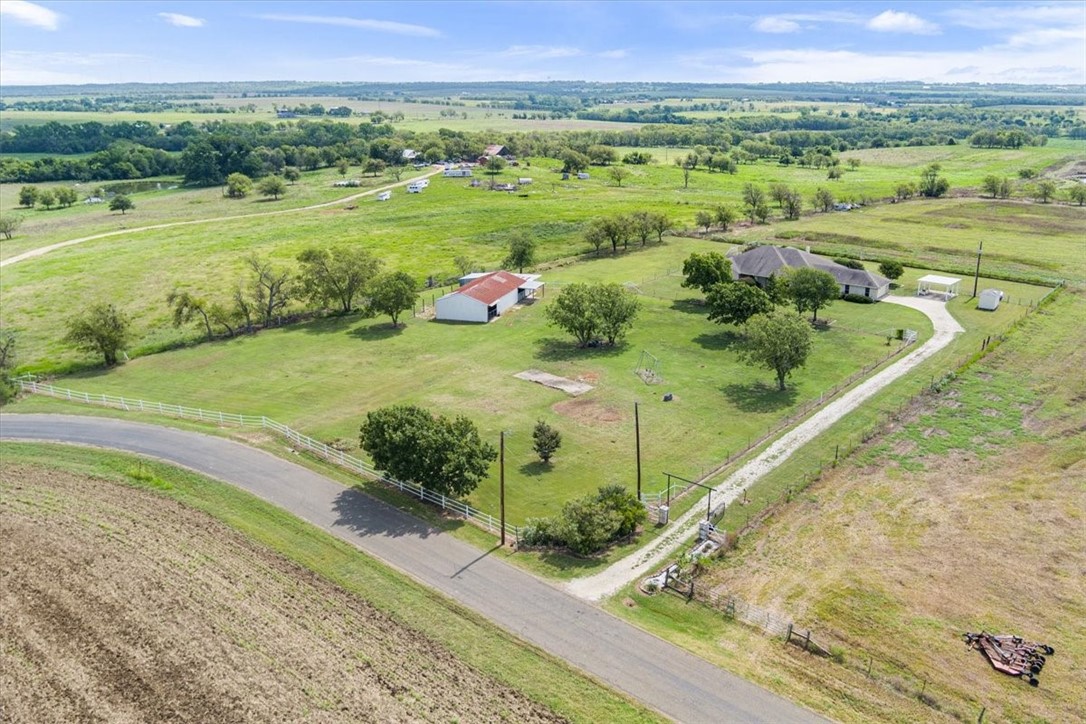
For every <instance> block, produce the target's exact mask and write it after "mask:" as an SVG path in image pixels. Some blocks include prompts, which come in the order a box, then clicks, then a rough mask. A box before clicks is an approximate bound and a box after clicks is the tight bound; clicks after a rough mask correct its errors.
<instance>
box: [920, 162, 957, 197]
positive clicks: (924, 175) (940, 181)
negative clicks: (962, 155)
mask: <svg viewBox="0 0 1086 724" xmlns="http://www.w3.org/2000/svg"><path fill="white" fill-rule="evenodd" d="M942 170H943V167H942V166H940V165H939V164H937V163H931V164H928V165H927V166H926V167H925V168H924V170H923V171H921V172H920V186H919V187H918V190H919V192H920V195H921V196H927V197H929V198H938V197H939V196H945V195H946V193H947V191H949V190H950V182H949V181H947V180H946V177H945V176H940V175H939V172H940V171H942Z"/></svg>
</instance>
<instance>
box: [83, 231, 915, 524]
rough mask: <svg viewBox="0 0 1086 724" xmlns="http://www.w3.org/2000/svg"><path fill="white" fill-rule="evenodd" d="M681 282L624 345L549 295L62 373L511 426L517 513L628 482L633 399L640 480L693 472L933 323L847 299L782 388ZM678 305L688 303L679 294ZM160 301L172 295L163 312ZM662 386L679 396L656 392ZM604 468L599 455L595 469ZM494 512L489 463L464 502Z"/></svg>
mask: <svg viewBox="0 0 1086 724" xmlns="http://www.w3.org/2000/svg"><path fill="white" fill-rule="evenodd" d="M707 248H713V246H712V242H703V241H698V240H675V241H672V242H669V243H668V244H666V245H663V246H656V247H653V248H650V249H649V250H647V251H643V252H638V253H632V254H629V255H627V256H623V257H619V258H617V259H613V258H604V259H601V260H600V261H594V262H588V263H583V264H578V265H574V266H568V267H562V268H560V269H555V270H553V271H551V272H548V273H546V274H545V276H544V279H545V280H546V281H548V282H549V284H550V285H551V287H550V290H549V296H550V297H552V298H553V296H554V295H555V294H556V293H557V292H558V290H560V288H561V286H562V285H563V284H566V283H570V282H574V281H594V280H603V281H618V282H632V283H634V284H640V283H644V282H643V280H644V279H645V278H646V277H653V276H655V275H657V274H661V273H665V272H666V271H667V270H668V269H674V268H675V267H676V265H677V263H680V262H681V259H682V258H684V257H685V256H686V255H687V254H688V253H689V252H690V251H693V250H697V249H707ZM678 282H679V277H677V276H673V277H667V278H665V279H657V280H655V281H654V282H652V283H651V284H646V286H648V287H650V289H649V291H650V292H651V293H653V294H656V295H657V296H654V297H649V296H645V297H643V303H644V309H643V311H642V315H641V318H640V320H639V321H638V324H637V325H636V326H635V328H634V330H633V332H632V333H631V334H630V337H629V339H628V341H627V342H626V344H624V345H622V346H620V347H618V348H615V349H589V350H578V349H576V348H575V346H574V345H573V343H572V342H571V341H570V340H569V339H567V338H566V337H565V336H564V335H563V334H561V333H560V332H558V331H557V330H555V329H553V328H551V327H549V326H548V325H547V323H546V320H545V318H544V315H543V308H544V307H545V306H546V304H548V303H549V300H548V299H544V300H542V301H540V302H538V303H536V304H535V305H532V306H530V307H527V308H524V309H520V310H517V311H514V312H511V313H507V314H506V315H505V316H504V317H503V318H501V319H500V320H497V321H496V322H494V323H491V324H489V325H485V326H476V325H450V324H442V323H437V322H432V321H425V320H423V319H421V318H420V319H414V320H409V321H408V324H407V325H406V327H405V328H402V329H400V330H395V331H394V330H392V329H391V328H390V327H389V325H388V322H387V321H385V320H360V319H358V318H355V317H349V318H333V319H324V320H319V321H315V322H312V323H306V324H299V325H296V326H293V327H288V328H284V329H281V330H274V331H267V332H262V333H260V334H258V335H256V336H254V337H246V338H242V339H235V340H230V341H223V342H216V343H212V344H204V345H198V346H193V347H188V348H185V349H179V350H175V351H172V352H168V353H163V354H157V355H151V356H147V357H142V358H138V359H134V360H132V361H131V362H129V363H128V364H126V365H123V366H122V367H120V368H117V369H115V370H112V371H109V372H93V373H85V374H77V375H71V376H68V377H65V378H63V382H62V384H64V385H66V386H70V387H73V388H76V389H86V390H88V391H91V392H106V393H110V394H118V395H124V396H131V397H137V398H143V399H147V400H156V401H159V400H160V401H166V402H171V401H172V402H183V403H184V404H186V405H191V406H200V407H204V408H205V409H217V410H224V411H239V412H246V413H248V414H263V415H267V416H269V417H272V418H274V419H277V420H279V421H281V422H284V423H286V424H289V425H291V426H293V427H296V428H298V429H300V430H302V431H304V432H306V433H308V434H312V435H314V436H316V437H318V438H320V439H325V440H334V439H336V438H344V439H347V440H353V439H354V438H355V437H356V431H357V427H358V425H359V423H360V421H361V418H362V416H363V415H364V413H365V412H366V411H367V410H371V409H374V408H376V407H380V406H383V405H388V404H393V403H397V402H412V403H417V404H421V405H425V406H427V407H430V408H432V409H435V410H438V411H441V412H442V413H444V414H450V415H451V414H465V415H467V416H469V417H470V418H471V419H473V420H474V421H475V422H476V423H477V424H478V425H479V427H480V429H481V430H482V432H483V434H484V435H485V436H486V437H487V438H488V439H492V440H496V439H497V437H498V433H499V431H501V430H505V431H506V432H507V433H508V437H507V441H508V450H507V472H508V475H507V500H508V506H509V507H508V509H509V514H510V517H511V519H513V520H515V521H518V522H519V521H523V520H524V519H525V518H527V517H528V516H530V515H541V514H548V513H552V512H555V511H556V510H557V509H558V508H559V507H561V505H562V504H563V503H564V502H565V501H566V500H568V499H569V498H570V497H572V496H574V495H577V494H581V493H583V492H585V491H587V490H590V489H593V488H595V487H596V486H598V485H602V484H605V483H609V482H622V483H630V482H632V479H633V476H634V456H633V403H634V402H640V403H641V404H642V420H641V425H642V437H643V440H642V454H643V459H644V465H645V468H644V469H645V471H646V473H645V474H646V487H656V486H658V485H659V481H660V480H661V477H660V475H661V473H662V472H664V471H668V472H674V473H677V474H680V475H684V476H692V475H696V474H699V473H700V472H702V471H703V470H704V469H706V468H708V467H711V466H712V465H714V464H715V463H716V462H718V461H719V460H721V459H723V458H724V457H726V456H727V455H728V453H729V452H733V451H735V450H737V449H739V448H741V447H743V446H745V445H746V444H747V442H748V441H749V440H751V439H757V438H758V437H759V436H761V435H762V434H763V433H764V432H765V431H766V429H767V428H768V427H770V426H771V425H773V424H775V423H776V422H777V421H778V420H780V419H781V418H782V417H783V416H787V415H788V414H789V411H790V410H792V409H794V408H795V407H797V406H798V405H800V404H802V403H803V402H805V401H807V400H810V399H812V398H816V397H818V396H819V395H820V394H821V392H822V391H823V390H825V389H827V388H829V387H832V386H833V385H834V384H836V383H838V382H839V381H840V380H842V379H844V378H845V377H847V376H848V375H850V374H851V373H852V372H854V371H856V370H857V369H859V368H861V367H862V366H864V365H865V364H868V363H870V362H871V361H873V360H875V359H877V358H880V357H882V356H884V355H885V354H886V352H887V350H888V347H887V346H886V341H885V337H884V335H883V332H884V331H885V330H887V329H890V328H896V327H911V328H915V329H919V330H921V333H922V338H923V337H926V336H927V334H928V333H929V332H930V326H929V324H928V323H927V321H926V320H925V318H924V317H923V316H922V315H920V314H919V313H917V312H914V311H912V310H908V309H904V308H900V307H895V306H892V305H873V306H868V305H854V304H847V303H843V302H842V303H838V304H835V305H834V306H833V308H832V309H831V310H830V311H829V313H827V314H824V316H826V317H827V318H829V319H833V320H834V321H835V325H834V326H833V327H831V329H830V330H829V331H826V332H821V333H819V334H818V335H817V340H816V344H815V348H814V351H813V353H812V355H811V360H810V362H809V364H808V366H807V367H806V368H805V369H803V370H802V371H800V372H799V373H797V374H796V376H795V379H794V384H793V385H792V386H790V388H789V390H788V391H787V392H785V393H778V392H777V391H775V389H774V387H773V385H772V375H771V374H770V373H768V372H764V371H761V370H755V369H752V368H750V367H747V366H746V365H744V364H741V363H740V362H739V361H738V345H739V339H738V338H737V336H736V335H735V333H734V330H732V329H730V328H726V327H722V326H720V325H716V324H713V323H710V322H709V321H708V320H707V319H706V318H705V316H704V311H703V309H702V308H700V307H699V306H697V305H695V304H692V303H690V302H688V301H686V300H687V299H688V298H689V297H692V296H694V295H692V294H690V293H689V292H687V291H686V290H682V289H681V288H680V287H679V285H678ZM675 299H679V300H680V301H678V302H676V301H674V300H675ZM163 309H164V305H163ZM643 350H646V351H648V352H650V353H652V354H653V355H655V356H656V357H658V358H659V359H660V368H659V371H660V374H661V376H662V377H663V379H664V382H663V384H660V385H654V386H649V385H646V384H645V383H644V382H643V381H642V380H641V378H639V377H638V376H636V375H635V374H634V370H635V368H636V367H637V365H638V362H639V358H640V356H641V352H642V351H643ZM532 368H536V369H542V370H545V371H547V372H551V373H553V374H558V375H562V376H565V377H571V378H577V377H580V378H583V379H586V380H589V381H591V382H592V383H593V384H595V385H596V389H595V390H593V391H592V392H590V393H588V394H586V395H584V396H582V397H579V398H576V399H574V398H569V397H567V396H566V395H565V394H564V393H561V392H558V391H555V390H551V389H548V388H545V387H542V386H540V385H536V384H532V383H529V382H525V381H522V380H519V379H516V378H514V377H513V376H512V375H513V374H515V373H516V372H520V371H523V370H526V369H532ZM664 392H672V393H673V394H674V395H675V397H676V400H675V401H673V402H669V403H665V402H663V401H662V395H663V393H664ZM538 419H544V420H547V421H548V422H550V423H551V424H553V425H555V426H556V427H558V428H559V429H560V430H561V431H562V432H563V435H564V438H565V440H564V443H563V447H562V449H561V450H560V452H559V453H558V455H557V456H556V458H555V461H554V464H553V465H552V466H551V467H547V466H543V465H540V464H539V463H537V462H535V460H534V456H533V454H532V452H531V449H530V447H531V442H530V431H531V427H532V425H533V424H534V423H535V421H536V420H538ZM601 462H602V463H604V465H603V466H602V467H601ZM472 501H473V502H474V503H475V504H476V505H478V506H479V507H481V508H483V509H485V510H490V511H493V510H496V509H497V470H496V469H495V470H493V471H492V475H491V478H490V480H488V481H487V482H486V483H484V484H483V485H482V486H481V487H480V489H479V490H478V491H477V492H476V493H475V495H473V496H472Z"/></svg>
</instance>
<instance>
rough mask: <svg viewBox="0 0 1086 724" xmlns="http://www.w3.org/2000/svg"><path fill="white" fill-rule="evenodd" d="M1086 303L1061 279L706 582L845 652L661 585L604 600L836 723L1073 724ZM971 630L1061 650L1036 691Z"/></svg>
mask: <svg viewBox="0 0 1086 724" xmlns="http://www.w3.org/2000/svg"><path fill="white" fill-rule="evenodd" d="M1084 312H1086V298H1084V296H1083V294H1082V292H1081V291H1073V290H1072V291H1067V292H1065V293H1064V294H1063V295H1062V296H1060V297H1059V298H1058V299H1056V301H1055V302H1054V303H1052V304H1051V305H1050V306H1048V307H1045V308H1044V310H1043V311H1042V312H1040V313H1039V314H1036V315H1034V316H1032V317H1031V318H1030V319H1029V320H1028V321H1026V322H1025V324H1024V326H1023V327H1022V328H1021V329H1020V330H1019V331H1018V332H1017V333H1016V334H1015V335H1014V336H1012V337H1011V338H1010V339H1009V341H1007V342H1006V343H1004V344H1003V345H1002V346H1001V347H999V348H998V349H997V350H996V351H995V352H994V353H993V354H992V355H991V356H989V357H988V358H986V359H985V360H984V361H983V362H981V363H979V364H977V365H975V366H973V367H972V368H970V369H969V370H968V371H967V372H966V373H965V374H964V375H963V376H962V377H961V378H960V379H959V380H957V381H956V382H955V383H953V384H951V385H950V386H948V387H946V388H945V389H944V390H943V391H942V392H941V393H939V394H935V395H931V396H928V397H926V398H923V399H922V400H921V401H920V402H919V403H917V404H915V405H913V406H912V407H911V408H909V410H908V411H907V412H906V413H905V414H904V416H903V418H902V420H901V421H899V422H897V423H895V424H894V426H893V428H892V430H891V431H890V432H889V433H887V434H885V435H883V436H880V437H878V438H876V439H874V440H872V441H871V442H870V443H868V444H867V445H866V446H864V447H862V448H861V449H860V450H859V451H858V452H857V454H856V455H855V456H854V457H853V458H851V459H850V460H849V461H848V462H847V463H846V464H844V465H843V466H842V467H840V468H838V469H837V470H836V471H833V472H830V473H828V474H827V475H826V476H825V477H824V478H823V479H822V480H821V481H820V482H818V483H816V484H814V485H812V486H811V487H810V488H808V489H807V490H805V491H804V492H803V493H801V494H800V495H798V496H797V497H796V498H795V499H794V501H793V502H792V503H791V504H789V505H787V506H786V507H784V508H783V509H782V510H779V511H778V512H776V513H775V514H774V516H773V518H772V523H771V524H768V525H763V526H762V527H761V528H760V529H759V530H758V531H757V532H755V533H754V534H752V535H751V536H749V537H747V538H744V539H742V540H741V543H740V546H739V548H738V549H737V550H736V551H734V552H731V553H729V554H727V556H726V557H725V558H724V559H722V560H721V562H720V563H719V564H718V565H715V566H714V567H713V568H712V569H711V570H710V573H709V574H708V576H707V577H705V578H703V579H702V580H701V581H700V582H699V583H700V584H701V585H703V586H710V585H711V586H714V587H717V588H718V589H720V590H724V591H727V592H729V593H731V594H733V595H737V596H739V597H740V598H742V599H744V600H747V601H750V602H753V603H757V604H759V605H763V606H766V607H768V608H771V609H774V610H777V611H780V612H782V613H784V614H785V615H788V616H790V617H793V618H794V619H795V620H796V622H797V626H799V627H800V628H802V629H806V628H808V627H810V628H811V629H813V631H814V636H815V639H816V640H818V641H819V642H820V643H822V644H823V645H826V646H829V647H831V650H833V651H835V652H837V655H838V656H839V657H840V661H841V663H833V662H831V661H823V660H816V659H813V658H812V657H809V656H807V655H805V654H802V653H800V652H798V651H794V650H792V649H791V648H789V647H785V646H783V645H782V644H780V643H779V642H776V643H766V640H765V639H763V638H761V637H760V636H758V634H757V633H756V632H753V631H750V630H749V629H744V628H743V627H740V626H736V625H734V624H729V623H726V622H725V621H723V620H722V617H721V615H720V613H719V612H712V611H710V610H708V609H704V608H701V607H700V606H689V605H684V604H682V603H680V602H678V600H677V599H673V598H669V597H656V598H654V599H645V598H643V597H641V596H635V597H634V599H632V600H631V601H628V602H627V603H626V604H625V605H624V604H623V603H622V602H621V601H615V602H614V603H613V604H612V606H611V607H612V610H614V611H615V612H616V613H619V615H624V616H627V617H629V618H631V619H633V620H635V621H638V622H640V623H641V624H642V625H646V626H648V627H649V628H650V629H651V630H654V631H657V632H658V633H661V634H664V635H666V636H668V637H669V638H671V639H672V640H675V641H678V642H681V643H683V644H684V645H686V646H688V647H690V648H691V649H693V650H695V651H698V652H699V653H701V654H702V655H704V656H706V657H708V658H710V659H711V660H715V661H718V662H720V663H722V664H723V665H725V666H727V667H729V668H733V669H734V670H736V671H738V672H740V673H742V674H744V675H748V676H750V677H751V678H753V679H755V680H757V681H761V682H762V683H765V684H766V685H768V686H771V687H775V688H777V689H778V690H779V691H782V692H787V693H788V695H789V696H792V697H794V698H796V699H797V700H799V701H803V702H806V703H808V704H809V705H811V706H813V707H814V708H816V709H818V710H820V711H823V712H825V713H826V714H828V715H830V716H832V717H834V718H837V719H840V720H843V721H874V720H878V721H917V720H929V721H943V720H951V719H958V720H962V721H975V720H976V719H977V716H978V715H979V714H980V711H981V709H982V708H983V709H986V712H987V714H986V717H987V718H986V721H987V720H989V719H990V720H993V721H995V720H999V721H1052V722H1057V721H1058V722H1065V721H1083V719H1084V717H1083V709H1082V707H1081V702H1082V699H1081V691H1082V690H1083V688H1084V687H1086V678H1084V674H1083V672H1084V669H1083V667H1082V665H1081V662H1082V659H1083V656H1084V655H1086V636H1084V634H1083V630H1082V627H1081V625H1080V624H1081V621H1082V619H1083V617H1084V616H1086V607H1084V601H1086V595H1084V594H1086V591H1084V590H1083V582H1082V576H1081V571H1082V570H1083V567H1084V566H1086V557H1084V549H1083V547H1082V545H1081V543H1082V536H1081V533H1082V530H1083V526H1084V519H1083V511H1084V510H1086V468H1084V467H1083V465H1084V462H1083V461H1084V460H1086V435H1084V434H1083V429H1084V428H1083V425H1084V424H1086V417H1084V408H1083V407H1082V405H1081V400H1082V397H1083V394H1086V388H1084V386H1083V380H1082V376H1081V374H1078V371H1079V370H1080V369H1081V367H1082V364H1083V359H1082V357H1083V348H1084V347H1083V342H1084V341H1086V339H1084V332H1083V328H1082V326H1081V324H1080V323H1079V320H1081V319H1082V315H1083V313H1084ZM981 629H986V630H989V631H996V632H1001V633H1002V632H1013V633H1017V634H1020V635H1023V636H1026V637H1028V638H1033V639H1036V640H1042V641H1045V642H1047V643H1049V644H1051V645H1053V646H1054V647H1055V648H1056V651H1057V653H1056V654H1055V655H1054V656H1052V657H1050V659H1049V663H1048V665H1047V666H1046V667H1045V669H1044V672H1043V673H1042V675H1041V686H1040V688H1039V689H1033V688H1031V687H1029V686H1028V685H1026V684H1025V683H1024V682H1022V681H1020V680H1016V679H1012V678H1010V677H1007V676H1004V675H1003V674H999V673H997V672H995V671H993V670H992V669H991V667H989V665H988V664H987V662H986V661H985V660H984V658H983V657H982V656H981V655H980V654H979V653H977V652H975V651H968V650H966V648H965V646H964V645H963V644H962V642H961V639H960V635H961V633H962V632H963V631H975V630H981ZM869 659H870V661H871V676H870V678H868V676H867V668H868V662H869ZM922 693H923V694H924V696H923V697H921V696H920V695H921V694H922Z"/></svg>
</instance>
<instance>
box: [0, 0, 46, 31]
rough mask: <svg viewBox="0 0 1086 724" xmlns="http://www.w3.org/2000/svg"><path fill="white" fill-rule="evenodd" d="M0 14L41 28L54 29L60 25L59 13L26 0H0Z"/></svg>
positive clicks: (17, 21)
mask: <svg viewBox="0 0 1086 724" xmlns="http://www.w3.org/2000/svg"><path fill="white" fill-rule="evenodd" d="M0 16H3V17H4V18H6V19H8V20H11V21H13V22H16V23H19V24H20V25H30V26H32V27H35V28H41V29H42V30H56V29H57V27H59V25H60V14H59V13H55V12H53V11H52V10H50V9H49V8H44V7H42V6H41V5H35V4H34V3H31V2H26V0H0Z"/></svg>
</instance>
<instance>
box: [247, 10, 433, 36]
mask: <svg viewBox="0 0 1086 724" xmlns="http://www.w3.org/2000/svg"><path fill="white" fill-rule="evenodd" d="M257 17H258V18H260V19H261V20H274V21H277V22H283V23H306V24H310V25H337V26H339V27H343V28H359V29H361V30H376V31H378V32H381V33H392V34H394V35H410V36H414V37H417V38H439V37H441V31H440V30H437V29H436V28H430V27H427V26H425V25H412V24H410V23H397V22H395V21H392V20H373V19H371V18H347V17H342V16H337V15H258V16H257Z"/></svg>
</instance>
